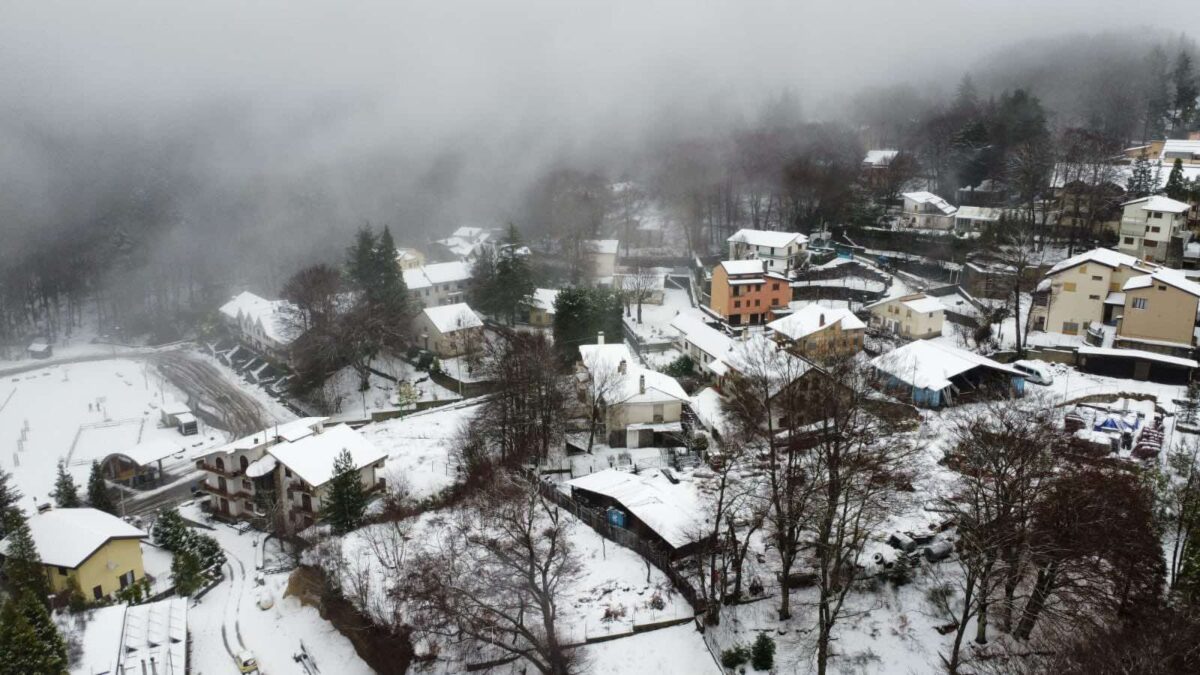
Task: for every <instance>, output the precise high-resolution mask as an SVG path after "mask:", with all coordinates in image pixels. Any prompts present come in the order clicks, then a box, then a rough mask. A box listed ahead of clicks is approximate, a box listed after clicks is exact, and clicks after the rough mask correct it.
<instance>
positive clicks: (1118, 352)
mask: <svg viewBox="0 0 1200 675" xmlns="http://www.w3.org/2000/svg"><path fill="white" fill-rule="evenodd" d="M1078 349H1079V353H1080V354H1083V355H1084V356H1116V357H1123V358H1129V359H1145V360H1147V361H1158V362H1159V363H1166V364H1170V365H1173V366H1184V367H1186V368H1198V367H1200V364H1197V363H1196V362H1195V361H1193V360H1192V359H1184V358H1180V357H1178V356H1167V355H1166V354H1159V353H1158V352H1147V351H1142V350H1140V349H1111V348H1104V347H1091V346H1088V345H1084V346H1082V347H1079V348H1078Z"/></svg>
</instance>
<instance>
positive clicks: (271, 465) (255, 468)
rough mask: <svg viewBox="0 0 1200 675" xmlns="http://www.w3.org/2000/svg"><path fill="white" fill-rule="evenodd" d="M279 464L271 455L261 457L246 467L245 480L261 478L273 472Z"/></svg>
mask: <svg viewBox="0 0 1200 675" xmlns="http://www.w3.org/2000/svg"><path fill="white" fill-rule="evenodd" d="M278 465H279V462H278V461H277V460H276V459H275V458H274V457H272V456H271V455H263V456H262V457H259V458H258V459H256V460H254V461H253V462H251V463H250V466H247V467H246V477H247V478H262V477H263V476H265V475H267V474H269V473H271V472H272V471H274V470H275V467H276V466H278Z"/></svg>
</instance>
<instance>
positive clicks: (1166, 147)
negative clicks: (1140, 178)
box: [1159, 139, 1200, 163]
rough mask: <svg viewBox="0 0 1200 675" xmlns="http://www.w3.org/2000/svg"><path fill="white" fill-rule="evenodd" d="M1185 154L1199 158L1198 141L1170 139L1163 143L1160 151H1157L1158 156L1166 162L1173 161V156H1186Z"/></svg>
mask: <svg viewBox="0 0 1200 675" xmlns="http://www.w3.org/2000/svg"><path fill="white" fill-rule="evenodd" d="M1168 155H1170V157H1168ZM1185 156H1190V157H1191V158H1192V159H1200V141H1191V140H1184V139H1170V140H1167V141H1165V142H1164V143H1163V148H1162V152H1161V153H1159V158H1161V159H1162V160H1164V161H1166V162H1168V163H1170V162H1172V161H1174V159H1175V157H1181V158H1186V157H1185Z"/></svg>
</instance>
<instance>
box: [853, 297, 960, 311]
mask: <svg viewBox="0 0 1200 675" xmlns="http://www.w3.org/2000/svg"><path fill="white" fill-rule="evenodd" d="M909 295H911V294H909ZM917 295H919V296H920V297H916V298H910V299H908V300H905V299H904V298H907V297H908V295H893V296H892V297H890V298H884V299H882V300H877V301H875V302H872V303H871V304H869V305H867V306H866V307H864V308H863V309H874V308H876V307H881V306H883V305H886V304H888V303H891V302H896V301H900V304H902V305H904V306H905V307H907V308H909V309H911V310H912V311H914V312H920V313H922V314H927V313H931V312H939V311H945V309H946V307H945V305H943V304H942V303H941V302H939V301H938V299H937V298H931V297H929V296H928V295H925V294H924V293H919V294H917Z"/></svg>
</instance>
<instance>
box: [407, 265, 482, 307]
mask: <svg viewBox="0 0 1200 675" xmlns="http://www.w3.org/2000/svg"><path fill="white" fill-rule="evenodd" d="M470 279H471V265H470V264H468V263H465V262H462V261H457V262H446V263H433V264H431V265H425V266H423V267H417V268H414V269H410V270H404V285H406V286H408V292H409V293H410V294H412V297H413V298H415V299H416V300H417V301H418V302H420V303H421V304H422V305H424V306H425V307H437V306H439V305H453V304H455V303H459V302H462V301H463V297H464V296H465V294H466V291H467V282H468V281H470Z"/></svg>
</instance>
